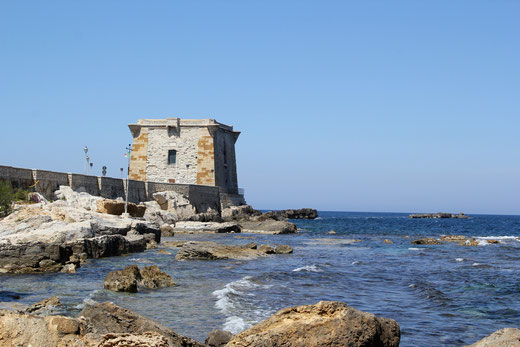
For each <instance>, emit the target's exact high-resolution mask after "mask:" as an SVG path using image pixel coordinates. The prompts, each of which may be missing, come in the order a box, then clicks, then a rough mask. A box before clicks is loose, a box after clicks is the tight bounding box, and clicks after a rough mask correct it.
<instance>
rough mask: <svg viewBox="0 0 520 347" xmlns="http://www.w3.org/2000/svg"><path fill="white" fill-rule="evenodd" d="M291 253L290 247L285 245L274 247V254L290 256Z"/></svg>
mask: <svg viewBox="0 0 520 347" xmlns="http://www.w3.org/2000/svg"><path fill="white" fill-rule="evenodd" d="M292 252H293V249H292V247H291V246H287V245H279V246H276V249H275V253H276V254H290V253H292Z"/></svg>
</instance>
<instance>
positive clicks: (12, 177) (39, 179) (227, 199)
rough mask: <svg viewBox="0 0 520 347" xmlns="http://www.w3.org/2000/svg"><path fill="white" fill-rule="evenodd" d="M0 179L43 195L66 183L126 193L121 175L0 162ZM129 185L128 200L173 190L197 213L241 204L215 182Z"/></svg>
mask: <svg viewBox="0 0 520 347" xmlns="http://www.w3.org/2000/svg"><path fill="white" fill-rule="evenodd" d="M0 180H3V181H7V182H10V183H11V185H12V186H13V187H14V188H23V189H28V190H31V191H37V192H39V193H41V194H42V195H44V196H45V197H46V198H47V199H54V198H55V197H54V191H56V190H57V189H58V188H59V186H62V185H66V186H70V187H71V188H72V189H73V190H75V191H85V192H87V193H89V194H91V195H96V196H101V197H104V198H108V199H116V198H124V197H125V193H126V180H125V179H120V178H112V177H96V176H87V175H81V174H67V173H63V172H53V171H45V170H31V169H22V168H15V167H10V166H1V165H0ZM129 187H130V189H129V191H128V200H129V201H130V202H134V203H139V202H143V201H150V200H153V198H152V195H153V193H156V192H161V191H175V192H177V193H179V194H182V195H184V196H185V197H186V198H187V199H188V200H190V202H191V203H192V204H193V205H194V206H195V208H196V209H197V211H198V212H199V213H203V212H207V211H208V210H209V209H212V210H215V211H221V206H225V207H229V206H232V205H233V204H245V200H244V198H243V196H238V197H239V198H237V196H235V195H233V194H227V192H226V190H225V189H223V188H220V187H216V186H207V185H195V184H172V183H159V182H144V181H137V180H129ZM221 200H222V201H221Z"/></svg>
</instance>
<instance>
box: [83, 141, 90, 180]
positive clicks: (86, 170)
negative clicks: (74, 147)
mask: <svg viewBox="0 0 520 347" xmlns="http://www.w3.org/2000/svg"><path fill="white" fill-rule="evenodd" d="M83 152H85V160H86V163H85V174H87V173H88V166H89V165H88V162H89V160H90V158H89V156H88V155H87V153H88V147H87V146H85V148H83Z"/></svg>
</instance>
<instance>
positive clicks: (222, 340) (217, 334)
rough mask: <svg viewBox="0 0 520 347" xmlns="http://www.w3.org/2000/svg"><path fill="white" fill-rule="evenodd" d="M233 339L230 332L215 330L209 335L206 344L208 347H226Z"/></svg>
mask: <svg viewBox="0 0 520 347" xmlns="http://www.w3.org/2000/svg"><path fill="white" fill-rule="evenodd" d="M232 337H233V334H231V333H230V332H229V331H224V330H217V329H214V330H212V331H211V332H210V333H209V335H208V337H207V338H206V340H205V341H204V344H205V345H206V346H208V347H222V346H225V345H226V344H227V343H228V342H229V340H231V338H232Z"/></svg>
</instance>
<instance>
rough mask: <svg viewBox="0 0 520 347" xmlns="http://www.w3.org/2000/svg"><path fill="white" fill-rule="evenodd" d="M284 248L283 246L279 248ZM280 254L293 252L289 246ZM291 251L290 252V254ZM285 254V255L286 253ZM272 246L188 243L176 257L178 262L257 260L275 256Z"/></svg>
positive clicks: (252, 243)
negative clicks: (268, 255)
mask: <svg viewBox="0 0 520 347" xmlns="http://www.w3.org/2000/svg"><path fill="white" fill-rule="evenodd" d="M278 247H282V246H278ZM280 250H281V251H280V253H279V254H288V253H291V252H292V248H290V247H289V246H283V247H282V248H280ZM289 250H290V252H289ZM284 252H285V253H284ZM275 253H276V251H275V249H274V248H273V247H270V246H265V245H264V246H260V247H257V245H256V244H255V243H254V242H251V243H248V244H245V245H238V246H235V245H222V244H219V243H216V242H193V241H192V242H186V243H184V244H183V245H182V248H181V250H180V251H179V252H178V253H177V255H176V256H175V259H176V260H218V259H255V258H259V257H264V256H266V255H267V254H275Z"/></svg>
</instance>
